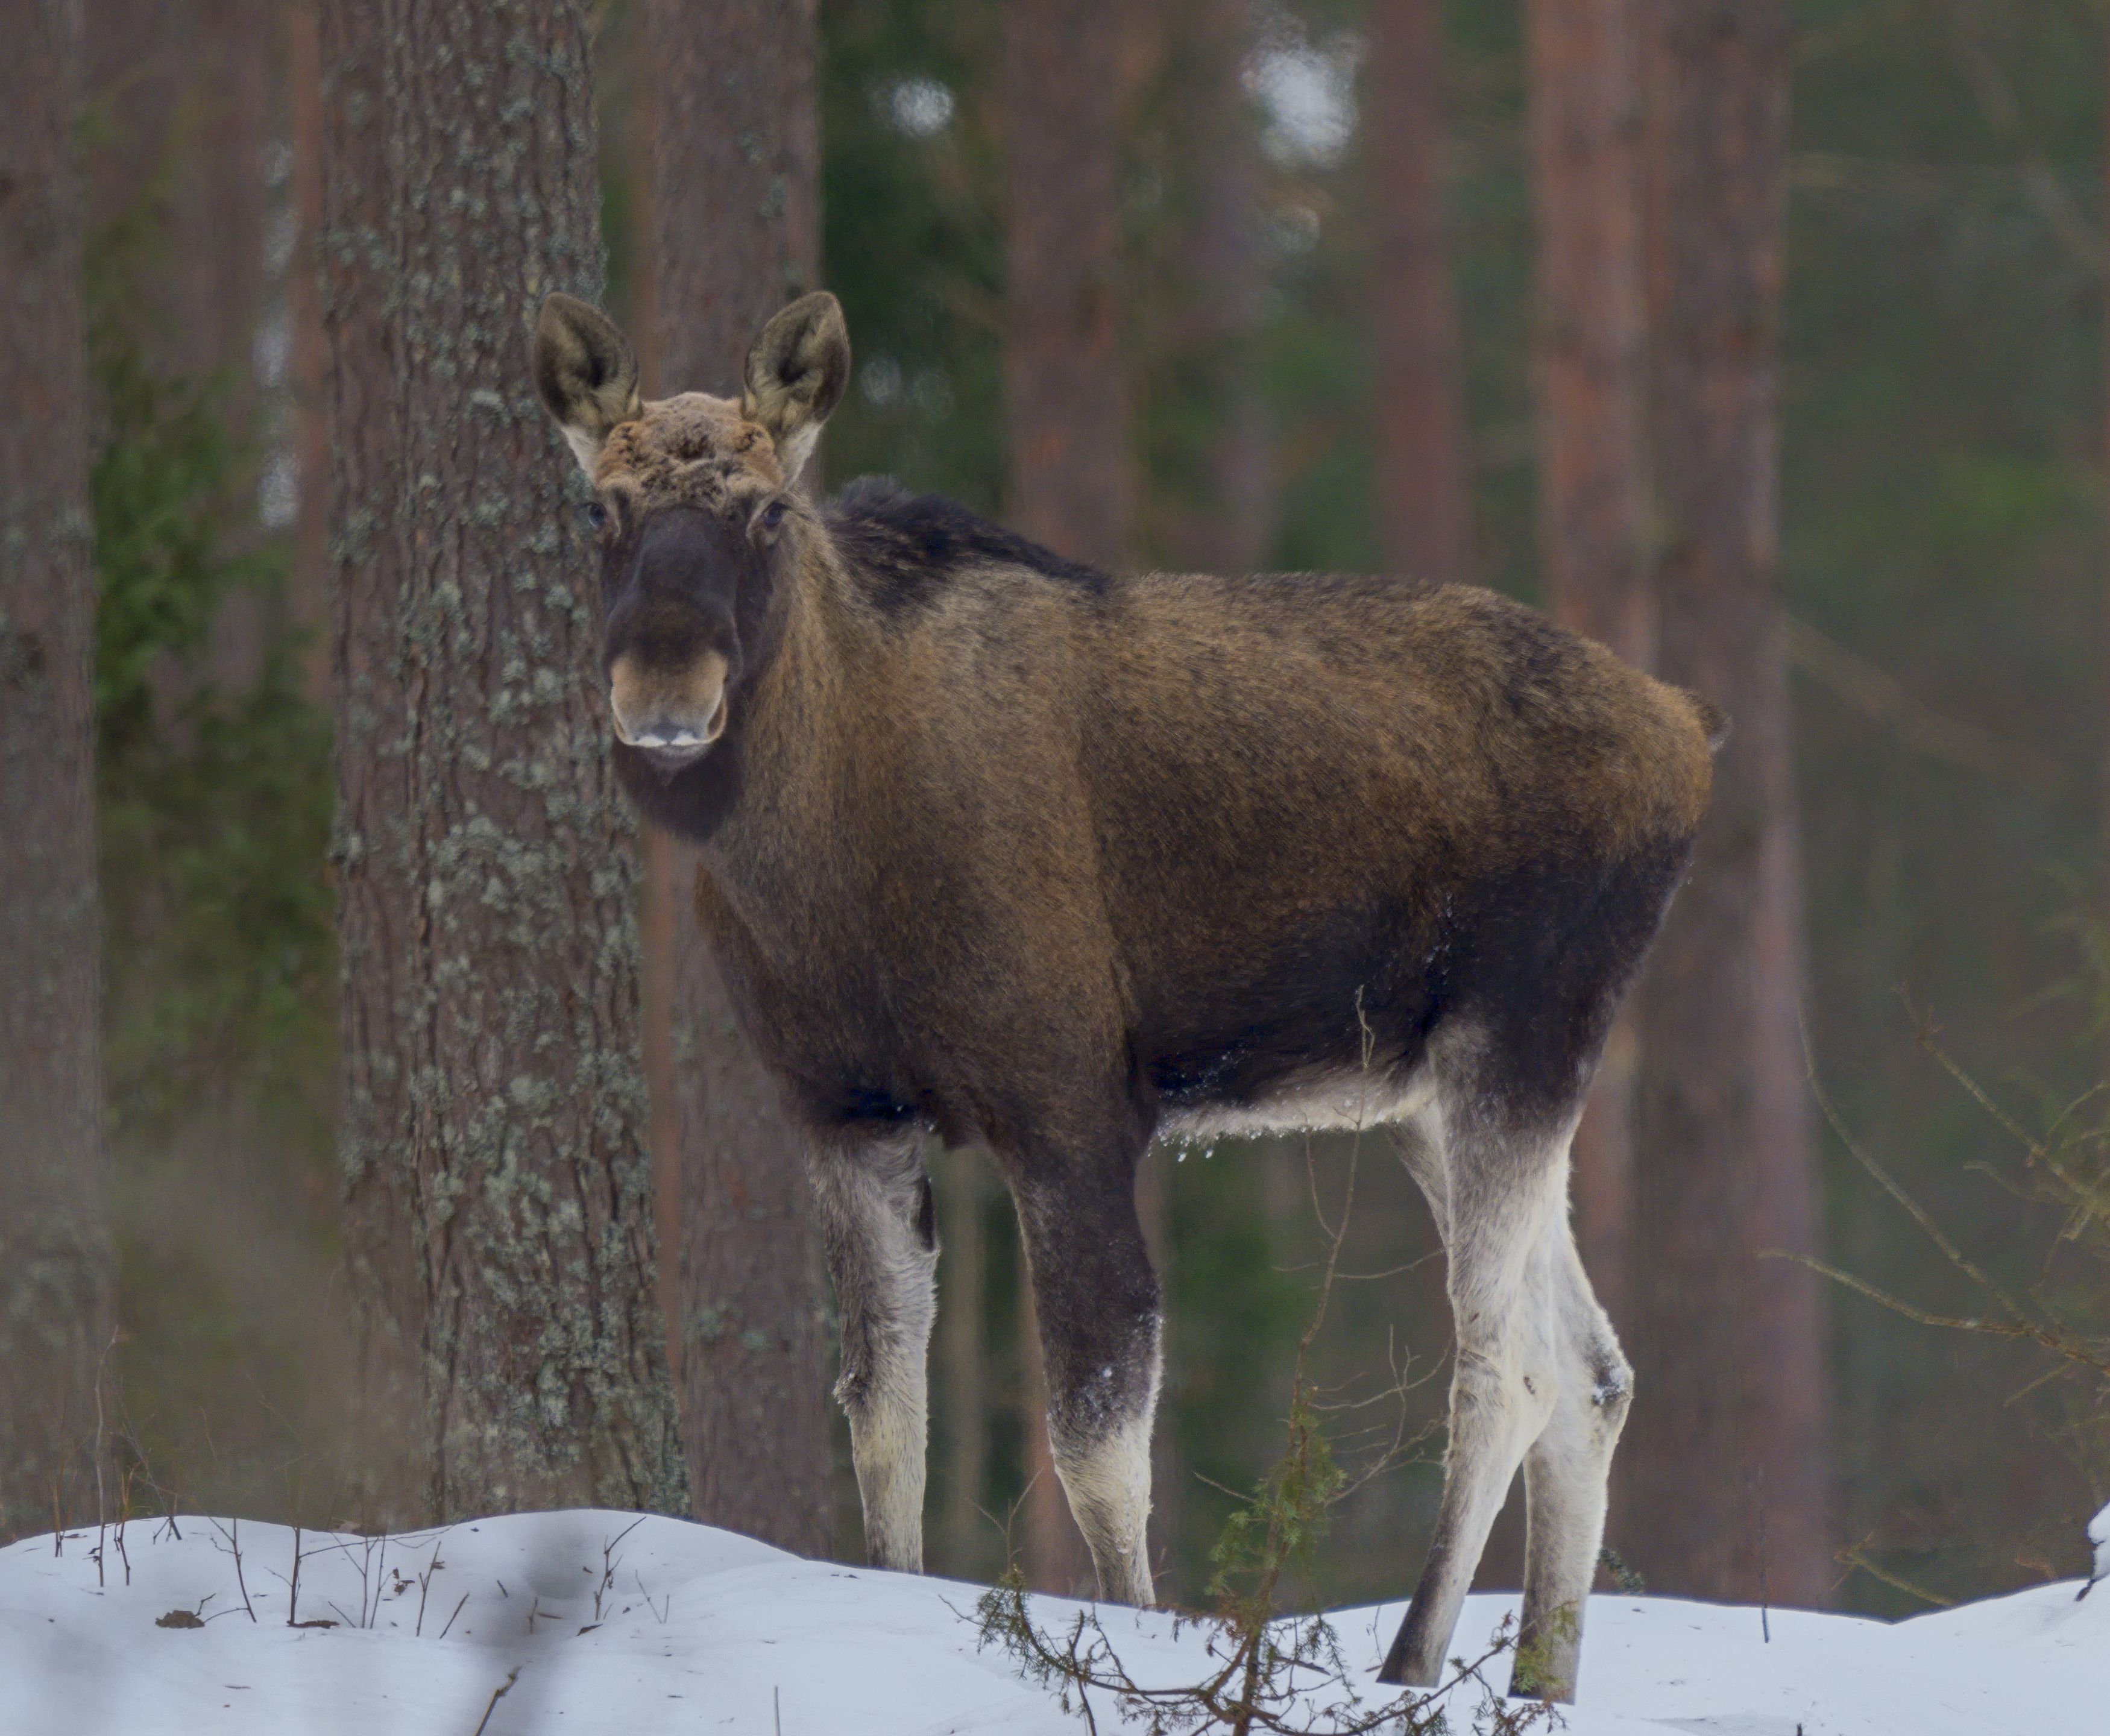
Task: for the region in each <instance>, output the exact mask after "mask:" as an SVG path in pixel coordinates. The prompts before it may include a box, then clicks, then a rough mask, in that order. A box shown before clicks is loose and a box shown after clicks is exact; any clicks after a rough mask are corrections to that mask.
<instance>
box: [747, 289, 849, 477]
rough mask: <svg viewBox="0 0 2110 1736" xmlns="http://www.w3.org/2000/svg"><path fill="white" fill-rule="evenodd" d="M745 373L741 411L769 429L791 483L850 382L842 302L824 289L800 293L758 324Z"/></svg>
mask: <svg viewBox="0 0 2110 1736" xmlns="http://www.w3.org/2000/svg"><path fill="white" fill-rule="evenodd" d="M746 377H747V389H746V391H744V392H743V393H742V394H741V395H740V414H741V415H743V416H745V418H747V419H748V420H749V422H755V423H760V424H761V425H762V426H763V427H764V428H765V429H767V431H768V434H769V437H770V438H771V439H772V441H775V442H776V443H777V457H778V459H780V460H781V463H782V464H783V466H784V480H785V481H786V482H791V481H796V480H797V478H798V475H799V472H800V471H802V470H804V468H806V460H807V459H808V458H810V457H812V456H813V443H814V442H815V441H817V440H818V439H819V438H820V437H821V424H822V423H824V422H826V420H827V419H828V413H829V412H830V411H831V410H832V409H835V405H837V404H838V403H840V401H841V399H842V396H843V387H844V386H846V385H848V384H849V377H850V334H849V328H848V327H846V326H845V325H844V323H843V310H842V306H841V304H840V303H839V302H838V301H836V300H835V297H834V296H831V295H830V294H829V293H828V292H826V290H817V291H816V292H814V293H813V294H812V295H810V296H800V297H799V299H798V300H797V301H794V302H793V303H792V304H791V305H790V306H789V307H787V308H786V309H785V310H783V311H782V312H781V313H779V314H777V317H776V318H775V319H772V320H771V321H770V322H769V323H768V324H767V325H766V326H764V327H763V328H762V335H761V336H760V337H758V338H756V339H755V341H754V345H753V346H752V347H750V348H749V350H748V352H747V370H746Z"/></svg>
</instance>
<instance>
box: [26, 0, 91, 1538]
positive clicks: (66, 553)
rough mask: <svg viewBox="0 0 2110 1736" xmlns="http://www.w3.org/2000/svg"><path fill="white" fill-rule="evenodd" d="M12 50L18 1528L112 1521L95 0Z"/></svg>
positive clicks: (56, 0) (43, 17)
mask: <svg viewBox="0 0 2110 1736" xmlns="http://www.w3.org/2000/svg"><path fill="white" fill-rule="evenodd" d="M11 16H12V18H13V20H14V29H12V30H11V33H10V36H9V40H8V43H7V52H6V54H5V55H0V288H3V289H4V292H5V297H4V305H5V306H6V309H7V323H6V327H5V329H4V330H0V401H4V402H5V403H6V404H7V405H8V406H9V414H8V415H7V418H5V421H4V423H0V888H5V890H4V892H0V1105H4V1107H0V1542H5V1541H7V1540H8V1539H11V1538H13V1537H15V1536H16V1535H20V1534H21V1533H23V1532H25V1531H31V1530H43V1529H45V1528H47V1527H48V1526H52V1525H53V1524H54V1523H57V1524H61V1525H64V1524H70V1523H76V1522H79V1521H82V1520H84V1519H89V1520H92V1519H93V1518H94V1517H96V1516H97V1499H98V1497H99V1496H100V1495H102V1494H105V1493H106V1492H105V1491H104V1490H102V1486H101V1482H100V1478H99V1475H98V1472H99V1467H100V1465H101V1463H102V1440H101V1438H100V1435H99V1431H98V1428H97V1415H98V1405H97V1379H98V1370H99V1368H100V1359H101V1357H102V1352H103V1349H104V1348H105V1347H106V1345H107V1344H108V1342H109V1340H110V1334H111V1251H110V1237H109V1230H108V1227H107V1224H106V1220H105V1218H104V1212H103V1190H102V912H101V910H100V908H99V906H98V904H97V883H96V836H95V825H96V811H95V689H94V681H93V675H94V618H95V573H94V569H93V565H92V563H91V552H92V531H91V526H90V521H89V517H88V373H87V359H86V356H85V355H84V345H83V337H82V325H81V302H80V253H81V233H80V223H81V202H82V201H81V192H80V185H79V175H78V174H76V172H75V163H74V127H75V120H76V114H77V110H78V107H79V97H80V90H81V34H80V11H79V7H78V6H77V5H75V4H72V3H69V0H34V4H27V5H23V6H20V7H16V8H14V9H13V11H12V13H11Z"/></svg>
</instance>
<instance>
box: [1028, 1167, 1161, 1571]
mask: <svg viewBox="0 0 2110 1736" xmlns="http://www.w3.org/2000/svg"><path fill="white" fill-rule="evenodd" d="M1013 1191H1014V1193H1015V1194H1016V1196H1017V1203H1018V1215H1019V1223H1020V1226H1021V1229H1022V1230H1023V1232H1024V1235H1025V1241H1026V1260H1027V1264H1028V1265H1029V1266H1030V1269H1031V1273H1032V1279H1033V1305H1034V1310H1035V1313H1037V1314H1038V1315H1039V1322H1040V1346H1041V1359H1042V1361H1043V1363H1044V1365H1045V1367H1046V1369H1047V1376H1048V1446H1049V1448H1050V1449H1051V1451H1052V1453H1053V1458H1054V1461H1055V1472H1056V1475H1057V1476H1059V1477H1061V1479H1062V1489H1063V1492H1064V1493H1065V1494H1066V1495H1067V1496H1068V1497H1069V1501H1070V1511H1071V1514H1072V1515H1073V1516H1074V1517H1075V1519H1076V1521H1077V1528H1078V1530H1080V1531H1082V1532H1083V1533H1084V1541H1085V1543H1086V1544H1088V1545H1089V1547H1090V1548H1091V1552H1092V1566H1093V1568H1094V1569H1095V1570H1096V1571H1097V1573H1098V1586H1099V1596H1100V1597H1101V1598H1103V1599H1105V1600H1107V1601H1108V1602H1112V1603H1134V1604H1136V1605H1138V1606H1141V1607H1148V1605H1149V1604H1150V1603H1151V1602H1152V1596H1151V1584H1150V1554H1149V1549H1148V1523H1149V1519H1150V1432H1151V1426H1152V1418H1153V1417H1154V1414H1155V1413H1156V1411H1157V1382H1158V1374H1159V1368H1160V1360H1159V1359H1160V1345H1159V1336H1160V1334H1159V1309H1158V1291H1157V1276H1156V1274H1155V1273H1152V1270H1151V1268H1150V1255H1149V1253H1148V1250H1147V1249H1146V1248H1145V1246H1144V1245H1143V1227H1142V1225H1141V1224H1140V1223H1139V1222H1138V1221H1137V1218H1136V1212H1135V1170H1134V1163H1133V1162H1132V1161H1130V1162H1125V1163H1121V1164H1115V1165H1112V1166H1111V1173H1107V1174H1105V1175H1103V1176H1100V1177H1098V1178H1093V1181H1092V1182H1089V1183H1085V1184H1083V1185H1080V1183H1079V1182H1078V1180H1077V1178H1076V1177H1075V1173H1074V1172H1072V1173H1069V1174H1066V1176H1065V1177H1064V1178H1063V1181H1062V1184H1061V1185H1060V1186H1057V1185H1055V1184H1053V1182H1048V1181H1042V1180H1039V1179H1035V1180H1027V1181H1016V1182H1014V1183H1013Z"/></svg>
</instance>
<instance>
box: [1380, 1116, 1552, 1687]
mask: <svg viewBox="0 0 2110 1736" xmlns="http://www.w3.org/2000/svg"><path fill="white" fill-rule="evenodd" d="M1549 1144H1551V1142H1549V1141H1547V1140H1546V1139H1545V1138H1544V1137H1541V1138H1539V1139H1537V1140H1535V1141H1532V1142H1515V1141H1510V1140H1499V1141H1498V1140H1496V1139H1495V1138H1493V1137H1491V1136H1488V1135H1486V1134H1481V1133H1477V1132H1467V1133H1465V1135H1463V1136H1462V1137H1461V1136H1460V1133H1459V1132H1456V1131H1453V1132H1451V1133H1450V1134H1449V1135H1448V1136H1447V1138H1446V1140H1445V1142H1444V1148H1443V1150H1444V1166H1445V1171H1446V1178H1447V1198H1446V1200H1445V1201H1444V1203H1443V1205H1442V1207H1438V1203H1437V1201H1436V1200H1435V1199H1434V1198H1433V1197H1432V1199H1431V1201H1430V1204H1431V1206H1432V1208H1436V1209H1438V1213H1439V1217H1438V1221H1439V1223H1445V1225H1446V1227H1447V1244H1446V1250H1445V1251H1446V1253H1447V1256H1448V1258H1449V1262H1450V1283H1449V1288H1450V1293H1451V1314H1452V1318H1453V1321H1454V1324H1455V1327H1456V1334H1457V1341H1458V1360H1457V1367H1456V1372H1454V1374H1453V1375H1452V1377H1451V1438H1450V1445H1449V1450H1448V1452H1447V1455H1446V1459H1445V1467H1444V1477H1443V1499H1442V1505H1441V1506H1440V1507H1439V1508H1438V1510H1437V1516H1436V1530H1435V1535H1434V1536H1433V1539H1431V1541H1430V1544H1429V1558H1428V1561H1427V1562H1426V1563H1425V1565H1424V1566H1423V1568H1422V1572H1421V1580H1420V1583H1419V1585H1417V1586H1416V1587H1415V1593H1414V1599H1413V1602H1412V1603H1410V1605H1409V1606H1408V1608H1407V1614H1406V1621H1404V1622H1402V1623H1401V1626H1400V1630H1399V1633H1398V1635H1397V1637H1396V1638H1395V1639H1393V1641H1392V1650H1391V1651H1390V1652H1389V1653H1388V1654H1387V1656H1386V1658H1385V1663H1384V1668H1383V1670H1382V1671H1380V1672H1379V1679H1380V1680H1382V1681H1384V1682H1387V1683H1390V1684H1402V1685H1412V1686H1415V1687H1423V1688H1427V1687H1433V1686H1434V1685H1435V1684H1437V1682H1438V1680H1439V1679H1441V1677H1442V1670H1443V1666H1444V1661H1445V1657H1446V1654H1447V1652H1448V1651H1449V1649H1450V1646H1451V1634H1452V1632H1453V1630H1455V1629H1456V1626H1457V1625H1458V1612H1459V1611H1460V1608H1461V1607H1463V1605H1464V1603H1465V1594H1466V1592H1467V1591H1468V1590H1469V1589H1470V1588H1471V1585H1472V1583H1473V1575H1474V1572H1475V1571H1477V1570H1478V1566H1479V1564H1480V1556H1481V1553H1482V1552H1483V1550H1484V1549H1485V1548H1486V1547H1487V1533H1488V1531H1489V1530H1491V1529H1492V1527H1493V1525H1494V1522H1495V1518H1496V1515H1497V1514H1498V1513H1499V1512H1501V1507H1502V1503H1503V1501H1504V1499H1506V1497H1507V1495H1508V1494H1509V1489H1510V1483H1511V1482H1512V1481H1514V1480H1515V1476H1516V1471H1517V1466H1518V1464H1519V1462H1520V1461H1521V1460H1522V1459H1523V1458H1524V1450H1525V1449H1526V1448H1527V1447H1528V1445H1529V1444H1531V1442H1532V1441H1533V1440H1534V1439H1535V1438H1537V1435H1539V1434H1540V1433H1541V1432H1542V1431H1543V1429H1544V1428H1545V1426H1546V1421H1547V1419H1548V1417H1549V1416H1550V1415H1551V1404H1552V1399H1553V1395H1554V1390H1555V1378H1556V1375H1557V1371H1558V1368H1559V1367H1560V1359H1559V1354H1558V1352H1557V1350H1556V1349H1555V1345H1553V1343H1552V1342H1551V1338H1550V1336H1549V1334H1548V1331H1547V1327H1548V1323H1549V1322H1550V1320H1551V1307H1550V1302H1551V1296H1550V1273H1548V1271H1547V1269H1546V1262H1545V1259H1544V1257H1543V1255H1542V1245H1543V1242H1544V1241H1545V1224H1546V1220H1547V1218H1548V1216H1549V1214H1551V1213H1552V1212H1553V1211H1555V1210H1557V1209H1558V1203H1557V1202H1558V1201H1559V1200H1560V1196H1561V1195H1560V1190H1561V1188H1562V1187H1563V1186H1564V1182H1565V1180H1566V1167H1565V1165H1564V1164H1563V1163H1562V1162H1560V1152H1562V1151H1564V1150H1565V1145H1564V1142H1561V1143H1559V1144H1554V1145H1553V1146H1552V1149H1551V1150H1548V1149H1547V1148H1548V1146H1549ZM1533 1145H1535V1146H1537V1150H1533V1149H1531V1147H1532V1146H1533ZM1505 1148H1506V1149H1505Z"/></svg>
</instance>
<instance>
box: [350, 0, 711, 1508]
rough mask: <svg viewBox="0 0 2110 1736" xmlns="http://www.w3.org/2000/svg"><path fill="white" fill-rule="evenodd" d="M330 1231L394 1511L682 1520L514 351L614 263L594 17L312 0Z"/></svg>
mask: <svg viewBox="0 0 2110 1736" xmlns="http://www.w3.org/2000/svg"><path fill="white" fill-rule="evenodd" d="M322 29H323V39H324V57H325V65H324V79H325V84H324V98H325V111H326V118H325V141H326V142H325V160H326V176H325V181H326V185H325V222H324V233H323V234H322V237H321V248H320V252H321V259H320V264H321V267H322V270H323V278H324V317H325V322H326V324H327V326H328V330H329V333H330V338H331V346H332V368H331V391H330V404H331V414H332V418H333V430H332V433H333V439H332V441H331V445H332V450H333V509H332V526H333V536H332V555H333V563H334V565H335V567H336V574H335V576H336V590H337V595H336V602H335V618H334V657H335V662H336V673H337V684H336V685H337V694H338V708H339V716H338V726H339V740H338V746H337V769H338V782H339V789H340V811H339V819H338V825H337V838H336V843H335V848H334V851H333V859H334V866H335V870H336V873H337V884H338V891H339V898H340V918H339V928H340V934H341V939H342V953H343V961H344V989H343V1042H344V1056H345V1059H344V1069H345V1086H344V1098H343V1131H342V1160H343V1172H344V1199H345V1227H346V1261H347V1267H348V1271H349V1273H350V1276H351V1287H352V1290H353V1292H354V1295H355V1300H356V1302H357V1304H358V1306H359V1307H360V1310H361V1314H362V1319H363V1323H364V1328H365V1331H364V1345H365V1375H366V1379H367V1384H368V1390H369V1400H370V1405H371V1408H370V1411H369V1416H370V1418H371V1420H372V1422H373V1424H374V1430H373V1436H372V1439H373V1441H374V1443H376V1444H380V1443H383V1442H385V1443H386V1444H387V1448H388V1449H389V1450H390V1451H391V1452H392V1453H394V1454H396V1455H399V1457H398V1458H397V1462H396V1463H395V1464H394V1465H393V1466H392V1467H389V1470H390V1471H392V1473H393V1474H392V1475H391V1474H388V1472H383V1473H382V1474H380V1475H379V1476H378V1481H377V1484H376V1494H378V1495H379V1496H381V1497H382V1498H383V1499H380V1500H379V1502H378V1504H379V1505H381V1506H382V1507H383V1508H398V1509H400V1508H409V1509H410V1512H411V1514H412V1515H413V1516H414V1517H425V1518H432V1519H446V1518H451V1517H455V1516H458V1515H460V1514H463V1513H466V1512H475V1511H489V1510H491V1509H494V1508H523V1507H544V1506H557V1505H570V1504H587V1503H591V1504H595V1505H602V1506H612V1507H624V1508H651V1509H655V1510H659V1511H664V1512H681V1511H683V1510H685V1508H686V1475H685V1472H684V1468H683V1464H682V1460H681V1451H680V1445H679V1442H678V1440H677V1434H676V1430H675V1426H674V1414H673V1407H672V1398H671V1395H670V1392H669V1389H668V1381H667V1372H666V1368H665V1356H664V1349H663V1344H664V1340H663V1328H662V1326H661V1323H660V1319H659V1305H658V1299H657V1296H656V1294H655V1290H654V1248H653V1230H652V1223H651V1188H650V1165H649V1161H648V1157H647V1152H646V1116H645V1093H644V1087H643V1083H642V1078H641V1072H640V1063H639V1058H638V1029H637V986H636V985H637V941H636V927H635V920H634V915H633V909H634V903H635V888H636V876H637V870H636V859H635V845H634V839H633V838H632V829H631V826H630V824H629V822H628V821H627V817H626V816H625V815H624V813H623V811H622V809H621V808H620V807H618V801H617V798H616V794H615V790H614V780H613V776H612V774H611V771H610V768H609V760H608V750H607V746H606V735H605V731H604V729H603V728H602V726H601V722H600V717H599V716H598V700H597V698H596V696H595V691H594V688H595V662H596V658H597V650H598V647H597V640H598V629H597V626H596V623H595V622H594V620H593V619H592V616H591V610H590V609H589V608H587V607H586V604H585V602H584V601H583V600H582V598H581V596H580V594H579V585H580V581H581V578H582V575H584V574H585V573H586V572H588V571H589V570H590V568H589V564H588V554H587V550H586V540H585V538H584V536H583V535H582V531H580V529H579V528H578V526H577V497H576V487H577V485H576V483H575V482H573V480H572V472H571V463H570V459H569V458H568V455H567V454H564V451H563V450H562V448H561V446H559V445H558V444H557V443H556V442H555V440H554V438H553V436H551V434H550V431H549V430H548V428H547V427H546V423H545V422H544V420H543V418H542V417H541V413H540V411H539V409H537V406H536V405H535V402H534V400H533V396H532V390H531V388H530V385H529V382H528V377H527V337H528V332H529V329H530V326H531V323H532V319H533V316H534V312H535V310H536V308H537V305H538V304H539V303H540V301H541V297H542V296H543V295H544V294H545V293H546V292H548V291H550V290H553V289H559V288H561V289H564V290H568V291H570V292H573V293H576V294H582V295H588V296H591V295H593V294H595V292H597V291H598V289H599V287H600V274H601V255H600V233H599V228H598V223H597V217H596V213H595V165H594V143H593V120H592V113H591V88H592V86H591V37H590V29H589V19H588V16H587V9H586V8H585V7H582V6H581V5H577V4H572V3H566V0H487V3H471V0H450V3H423V4H418V5H412V4H410V3H408V0H327V3H325V5H324V8H323V19H322Z"/></svg>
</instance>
